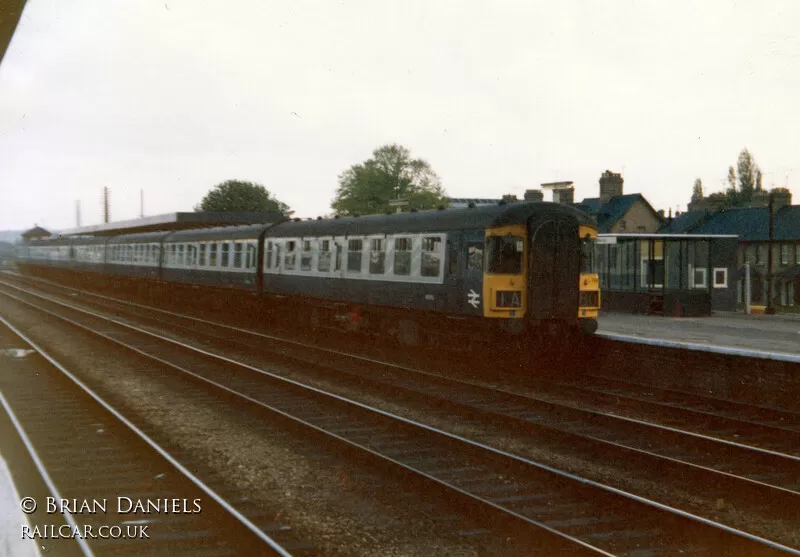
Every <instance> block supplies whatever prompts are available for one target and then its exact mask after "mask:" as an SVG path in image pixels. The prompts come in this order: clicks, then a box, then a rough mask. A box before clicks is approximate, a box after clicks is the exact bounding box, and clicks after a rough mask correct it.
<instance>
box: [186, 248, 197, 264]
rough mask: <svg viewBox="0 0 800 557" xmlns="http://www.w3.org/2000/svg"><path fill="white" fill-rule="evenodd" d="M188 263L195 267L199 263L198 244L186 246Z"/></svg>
mask: <svg viewBox="0 0 800 557" xmlns="http://www.w3.org/2000/svg"><path fill="white" fill-rule="evenodd" d="M186 264H187V265H189V266H191V267H194V266H195V265H196V264H197V244H188V245H187V246H186Z"/></svg>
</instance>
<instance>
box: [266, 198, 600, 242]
mask: <svg viewBox="0 0 800 557" xmlns="http://www.w3.org/2000/svg"><path fill="white" fill-rule="evenodd" d="M533 216H539V217H542V218H546V217H548V216H553V217H555V216H573V217H575V218H576V219H577V220H578V222H579V223H580V224H592V225H594V224H595V221H594V219H592V218H591V217H590V216H589V215H587V214H586V213H584V212H582V211H579V210H578V209H575V208H574V207H572V206H570V205H564V204H561V203H550V202H544V201H533V202H518V203H507V204H503V205H487V206H479V207H472V208H458V209H440V210H434V211H418V212H406V213H392V214H389V215H385V214H380V215H365V216H363V217H342V218H335V219H324V220H307V221H300V222H296V221H293V222H284V223H280V224H277V225H275V226H274V227H273V228H271V229H270V230H269V232H268V233H267V235H268V236H270V237H273V236H277V237H280V236H283V237H290V236H299V237H303V236H347V235H359V236H360V235H364V236H366V235H370V234H385V233H392V232H409V233H414V232H417V233H418V232H446V231H449V230H465V229H466V230H469V229H485V228H491V227H497V226H506V225H511V224H525V223H527V221H528V219H530V218H531V217H533Z"/></svg>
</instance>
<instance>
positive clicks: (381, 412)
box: [3, 285, 800, 555]
mask: <svg viewBox="0 0 800 557" xmlns="http://www.w3.org/2000/svg"><path fill="white" fill-rule="evenodd" d="M9 286H12V287H13V288H16V289H18V290H21V291H23V292H25V291H24V290H23V289H20V288H18V287H14V286H13V285H9ZM26 293H27V294H29V295H32V296H35V297H38V298H41V299H43V300H46V301H50V302H52V303H56V304H58V305H61V306H63V307H67V308H70V309H72V310H74V311H78V312H81V313H84V314H87V315H91V316H93V317H95V318H98V319H101V320H104V321H107V322H112V323H115V324H117V325H120V326H122V327H125V328H128V329H131V330H134V331H137V332H139V333H142V334H145V335H148V336H151V337H154V338H157V339H159V340H161V341H164V342H167V343H170V344H173V345H176V346H181V347H183V348H185V349H188V350H191V351H194V352H196V353H199V354H202V355H204V356H207V357H210V358H214V359H217V360H220V361H223V362H226V363H229V364H233V365H236V366H239V367H242V368H244V369H249V370H251V371H254V372H256V373H259V374H262V375H265V376H268V377H270V378H272V379H276V380H278V381H282V382H285V383H288V384H291V385H294V386H296V387H299V388H302V389H306V390H309V391H311V392H315V393H317V394H320V395H323V396H327V397H330V398H331V399H334V400H338V401H340V402H343V403H345V404H349V405H352V406H354V407H357V408H361V409H363V410H367V411H369V412H373V413H376V414H379V415H382V416H384V417H387V418H390V419H392V420H395V421H397V422H400V423H405V424H407V425H410V426H414V427H417V428H419V429H422V430H425V431H429V432H431V433H434V434H437V435H441V436H443V437H445V438H449V439H452V440H454V441H457V442H461V443H464V444H466V445H470V446H472V447H475V448H478V449H481V450H484V451H486V452H488V453H493V454H495V455H497V456H502V457H504V458H507V459H510V460H513V461H516V462H519V463H522V464H525V465H528V466H531V467H534V468H538V469H540V470H544V471H547V472H550V473H552V474H554V475H557V476H560V477H563V478H566V479H568V480H570V481H573V482H577V483H580V484H584V485H588V486H591V487H593V488H596V489H600V490H601V491H605V492H607V493H612V494H614V495H617V496H620V497H623V498H625V499H629V500H632V501H636V502H638V503H641V504H644V505H646V506H649V507H652V508H655V509H658V510H660V511H663V512H666V513H668V514H671V515H674V516H679V517H681V518H684V519H687V520H690V521H693V522H697V523H700V524H703V525H705V526H708V527H710V528H713V529H717V530H720V531H723V532H725V533H727V534H731V535H733V536H736V537H741V538H744V539H747V540H749V541H751V542H754V543H757V544H761V545H764V546H767V547H771V548H773V549H777V550H780V551H785V552H788V553H790V554H792V555H800V551H799V550H796V549H794V548H791V547H788V546H785V545H783V544H780V543H778V542H774V541H772V540H769V539H766V538H762V537H760V536H756V535H753V534H750V533H749V532H745V531H742V530H738V529H736V528H732V527H730V526H727V525H724V524H721V523H719V522H716V521H713V520H711V519H707V518H705V517H702V516H698V515H695V514H692V513H689V512H687V511H683V510H681V509H678V508H675V507H671V506H669V505H665V504H663V503H659V502H657V501H652V500H650V499H647V498H645V497H641V496H639V495H636V494H633V493H630V492H627V491H624V490H622V489H618V488H615V487H613V486H609V485H606V484H603V483H600V482H596V481H594V480H590V479H588V478H585V477H582V476H579V475H577V474H572V473H569V472H565V471H563V470H559V469H556V468H554V467H552V466H549V465H546V464H543V463H541V462H537V461H534V460H531V459H527V458H524V457H520V456H518V455H515V454H512V453H509V452H507V451H503V450H500V449H496V448H494V447H491V446H489V445H486V444H484V443H480V442H477V441H473V440H470V439H467V438H464V437H461V436H458V435H456V434H452V433H449V432H447V431H442V430H439V429H436V428H434V427H432V426H429V425H427V424H423V423H421V422H417V421H415V420H411V419H408V418H405V417H403V416H398V415H396V414H393V413H390V412H387V411H384V410H381V409H377V408H373V407H370V406H368V405H366V404H363V403H361V402H358V401H354V400H351V399H348V398H346V397H343V396H340V395H337V394H335V393H331V392H328V391H325V390H323V389H320V388H317V387H313V386H310V385H306V384H304V383H301V382H299V381H295V380H292V379H289V378H286V377H282V376H280V375H276V374H273V373H270V372H268V371H265V370H262V369H260V368H257V367H255V366H251V365H249V364H246V363H243V362H239V361H237V360H234V359H231V358H227V357H225V356H220V355H218V354H214V353H212V352H209V351H207V350H203V349H200V348H197V347H194V346H192V345H189V344H186V343H183V342H180V341H177V340H174V339H170V338H168V337H164V336H162V335H158V334H157V333H153V332H151V331H147V330H145V329H142V328H140V327H136V326H134V325H130V324H128V323H124V322H122V321H119V320H116V319H113V318H109V317H107V316H103V315H100V314H98V313H96V312H92V311H89V310H86V309H83V308H79V307H77V306H74V305H72V304H68V303H65V302H62V301H59V300H55V299H52V298H49V297H47V296H43V295H40V294H36V293H33V292H26ZM3 294H5V295H7V296H10V297H12V298H15V299H18V300H19V301H21V302H23V303H28V304H29V305H33V304H30V303H29V302H25V301H24V300H21V299H19V298H17V297H15V296H12V295H10V294H8V293H7V292H3ZM34 307H38V306H34ZM39 309H42V308H39ZM42 311H45V312H47V313H52V312H49V311H48V310H44V309H42ZM52 314H53V315H55V316H57V317H61V318H63V316H58V314H55V313H52ZM63 319H66V318H63ZM96 334H99V335H102V333H99V332H96ZM107 338H109V340H112V341H115V342H118V343H119V342H120V341H117V340H116V339H113V338H111V337H107ZM136 350H138V349H136ZM226 389H227V388H226ZM244 396H247V395H244ZM289 417H290V418H292V419H295V420H297V418H293V417H291V416H289ZM311 427H316V426H313V424H312V425H311ZM322 431H323V432H324V430H322ZM326 433H328V434H330V432H326ZM345 441H346V442H348V443H349V441H347V440H345ZM366 450H369V449H366ZM381 456H382V455H381ZM384 458H386V457H385V456H384ZM400 464H401V466H405V465H404V464H402V463H400ZM412 470H413V469H412ZM415 472H417V473H419V471H415ZM432 479H433V480H434V481H436V482H438V483H445V482H442V481H441V480H438V479H436V478H435V477H433V478H432ZM446 485H447V484H446ZM448 487H453V488H454V489H458V488H455V487H454V486H449V485H448ZM467 494H468V493H467ZM468 495H470V496H471V497H475V496H473V495H471V494H468ZM486 502H487V503H488V504H490V505H493V506H494V503H492V502H489V501H486ZM498 508H499V509H500V510H503V511H504V512H508V510H507V509H504V508H503V507H498ZM521 518H523V519H524V520H526V521H528V522H530V519H528V518H527V517H521ZM545 527H546V528H549V527H547V526H546V525H545ZM554 532H555V533H557V534H558V535H559V536H565V534H564V533H562V532H559V531H557V530H555V531H554ZM576 541H577V542H579V543H581V544H582V545H584V542H582V541H581V540H576ZM585 545H587V546H588V547H589V548H591V549H595V550H597V548H594V547H593V546H589V545H588V544H585Z"/></svg>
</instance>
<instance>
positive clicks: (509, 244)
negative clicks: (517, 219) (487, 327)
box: [483, 225, 528, 333]
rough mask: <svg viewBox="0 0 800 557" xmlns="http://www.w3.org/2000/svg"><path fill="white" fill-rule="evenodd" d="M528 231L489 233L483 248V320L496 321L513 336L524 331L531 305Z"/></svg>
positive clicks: (514, 229)
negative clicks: (528, 282)
mask: <svg viewBox="0 0 800 557" xmlns="http://www.w3.org/2000/svg"><path fill="white" fill-rule="evenodd" d="M525 244H526V242H525V227H524V226H520V225H516V226H504V227H498V228H492V229H489V230H487V231H486V238H485V245H484V258H485V260H484V264H485V268H484V273H485V274H484V276H483V299H484V300H486V303H485V304H484V317H488V318H490V319H496V320H498V322H499V323H502V325H501V327H502V328H503V329H505V330H507V331H508V332H510V333H521V332H523V331H524V328H525V320H524V318H525V314H526V308H527V304H528V292H527V289H526V273H525V269H526V265H527V255H526V249H525Z"/></svg>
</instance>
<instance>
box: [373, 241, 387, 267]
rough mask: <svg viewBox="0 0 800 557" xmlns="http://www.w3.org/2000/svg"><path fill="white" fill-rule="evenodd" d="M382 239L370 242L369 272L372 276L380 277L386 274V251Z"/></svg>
mask: <svg viewBox="0 0 800 557" xmlns="http://www.w3.org/2000/svg"><path fill="white" fill-rule="evenodd" d="M384 245H385V244H384V240H383V238H373V239H372V240H370V251H369V272H370V274H372V275H382V274H383V273H385V272H386V251H385V248H384Z"/></svg>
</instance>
